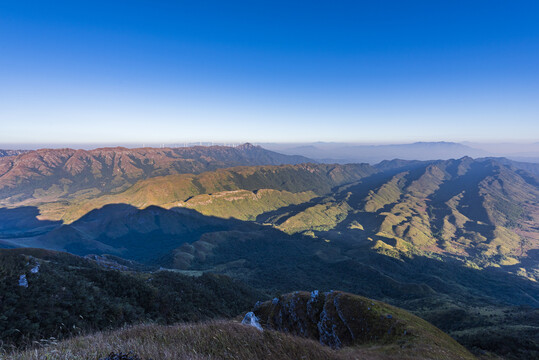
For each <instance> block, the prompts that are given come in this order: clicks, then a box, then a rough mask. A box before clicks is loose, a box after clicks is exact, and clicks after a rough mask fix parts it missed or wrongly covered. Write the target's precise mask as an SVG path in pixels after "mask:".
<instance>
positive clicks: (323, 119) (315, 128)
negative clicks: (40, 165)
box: [0, 0, 539, 144]
mask: <svg viewBox="0 0 539 360" xmlns="http://www.w3.org/2000/svg"><path fill="white" fill-rule="evenodd" d="M538 64H539V2H537V1H518V0H516V1H496V0H490V1H435V0H431V1H331V2H330V1H327V2H322V1H316V2H312V1H309V2H307V1H305V2H304V1H295V2H292V1H252V0H251V1H226V2H225V1H215V2H213V1H170V2H167V1H136V0H131V1H96V0H94V1H54V0H52V1H23V0H19V1H15V0H13V1H2V2H0V125H1V131H0V144H16V143H19V144H20V143H24V144H28V143H40V144H54V143H70V144H73V143H93V142H95V143H108V144H121V143H135V144H136V143H140V144H142V143H146V144H148V143H177V142H179V143H181V142H185V141H216V142H223V141H234V142H243V141H252V142H302V141H305V142H307V141H343V142H369V143H372V142H385V143H387V142H413V141H439V140H446V141H466V140H467V141H489V142H492V141H537V140H539V136H538V135H539V65H538Z"/></svg>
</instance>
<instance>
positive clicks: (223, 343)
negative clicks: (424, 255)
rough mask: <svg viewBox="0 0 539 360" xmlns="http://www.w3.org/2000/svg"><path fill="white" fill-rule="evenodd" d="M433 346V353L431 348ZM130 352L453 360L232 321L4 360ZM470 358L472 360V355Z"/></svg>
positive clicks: (123, 333)
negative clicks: (334, 343)
mask: <svg viewBox="0 0 539 360" xmlns="http://www.w3.org/2000/svg"><path fill="white" fill-rule="evenodd" d="M431 346H434V347H435V348H436V349H435V350H436V351H434V352H432V351H431V350H432V349H430V347H431ZM111 352H113V353H120V352H122V353H130V354H133V355H136V356H138V357H139V358H140V359H141V360H148V359H152V360H210V359H211V360H216V359H223V360H224V359H227V360H257V359H261V360H262V359H272V360H273V359H275V360H280V359H283V360H284V359H306V360H345V359H357V360H359V359H361V360H401V359H403V360H420V359H424V360H426V359H432V360H434V359H453V357H452V356H453V355H454V353H452V352H451V351H448V352H447V354H445V353H444V350H443V349H439V348H437V346H436V345H434V344H418V345H415V346H414V347H411V348H406V347H404V348H403V347H402V345H399V344H387V345H374V344H373V345H365V346H360V347H357V346H356V347H346V348H343V349H342V350H332V349H330V348H329V347H326V346H323V345H320V344H319V343H318V342H316V341H313V340H310V339H306V338H302V337H297V336H292V335H290V334H285V333H282V332H278V331H271V330H265V331H263V332H261V331H258V330H256V329H255V328H253V327H250V326H246V325H242V324H240V323H239V322H235V321H213V322H206V323H198V324H180V325H174V326H161V325H153V324H148V325H136V326H129V327H126V328H124V329H121V330H116V331H111V332H100V333H96V334H93V335H87V336H81V337H76V338H72V339H69V340H65V341H62V342H58V343H49V344H48V345H43V346H41V347H38V348H35V349H31V350H26V351H21V352H15V353H9V354H8V353H4V354H2V353H1V352H0V359H2V360H68V359H69V360H83V359H84V360H98V359H101V358H104V357H106V356H107V355H108V354H110V353H111ZM470 358H473V357H472V356H470Z"/></svg>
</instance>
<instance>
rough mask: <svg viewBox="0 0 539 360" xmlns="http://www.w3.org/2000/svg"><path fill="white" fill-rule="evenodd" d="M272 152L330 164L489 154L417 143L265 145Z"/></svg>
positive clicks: (454, 145) (449, 144) (453, 145)
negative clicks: (295, 155) (300, 156)
mask: <svg viewBox="0 0 539 360" xmlns="http://www.w3.org/2000/svg"><path fill="white" fill-rule="evenodd" d="M264 146H266V147H267V148H269V149H272V150H275V151H279V152H282V153H285V154H299V155H303V156H307V157H309V158H312V159H316V160H317V161H320V162H329V163H334V162H337V163H341V164H342V163H369V164H376V163H379V162H381V161H384V160H392V159H404V160H447V159H458V158H461V157H463V156H470V157H473V158H478V157H485V156H488V155H489V153H488V152H486V151H484V150H481V149H476V148H473V147H470V146H467V145H464V144H460V143H454V142H445V141H440V142H416V143H412V144H390V145H358V144H340V143H313V144H305V145H287V144H264Z"/></svg>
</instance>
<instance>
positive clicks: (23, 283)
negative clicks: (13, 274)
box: [19, 275, 28, 288]
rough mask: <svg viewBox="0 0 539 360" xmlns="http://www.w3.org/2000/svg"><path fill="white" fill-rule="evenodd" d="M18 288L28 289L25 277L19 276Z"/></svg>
mask: <svg viewBox="0 0 539 360" xmlns="http://www.w3.org/2000/svg"><path fill="white" fill-rule="evenodd" d="M19 286H22V287H26V288H27V287H28V280H27V279H26V275H21V276H20V277H19Z"/></svg>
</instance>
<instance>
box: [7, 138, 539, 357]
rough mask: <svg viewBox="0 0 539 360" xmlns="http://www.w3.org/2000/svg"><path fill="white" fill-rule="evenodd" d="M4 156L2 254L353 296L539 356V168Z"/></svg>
mask: <svg viewBox="0 0 539 360" xmlns="http://www.w3.org/2000/svg"><path fill="white" fill-rule="evenodd" d="M66 154H67V155H66ZM69 154H71V155H69ZM103 154H106V156H104V155H103ZM81 159H85V160H81ZM2 161H4V162H3V164H13V166H11V165H10V166H8V167H9V169H8V171H6V172H4V175H2V176H1V177H0V184H2V186H3V187H1V188H0V189H1V190H0V203H1V204H2V205H3V206H4V207H3V208H1V209H0V216H1V221H0V247H5V248H16V247H32V248H43V249H50V250H55V251H65V252H69V253H72V254H75V255H78V256H98V257H108V258H107V259H122V260H114V261H116V262H117V261H120V263H123V262H124V261H130V262H131V263H130V264H131V265H130V266H133V265H132V264H135V263H136V264H137V265H136V266H137V269H142V270H137V271H142V272H145V271H155V269H158V268H160V267H162V268H167V269H171V270H172V271H175V272H183V273H187V274H197V275H199V274H206V273H212V274H219V275H220V276H227V277H230V278H232V279H235V280H234V281H241V282H242V283H243V284H245V286H247V287H249V288H250V289H252V291H253V292H259V294H263V295H260V296H261V297H267V298H271V297H272V296H275V295H279V294H282V293H285V292H293V291H296V290H308V291H312V290H315V289H316V290H319V291H321V292H328V291H330V290H343V291H348V292H352V293H356V294H361V295H364V296H368V297H370V298H374V299H377V300H381V301H385V302H387V303H389V304H392V305H395V306H399V307H401V308H404V309H406V310H409V311H412V312H413V313H414V314H416V315H418V316H420V317H421V318H423V319H426V320H428V321H430V322H432V323H433V324H434V325H436V326H437V327H439V328H440V329H442V330H443V331H446V332H448V333H449V334H450V335H451V336H453V337H454V338H455V339H457V340H458V341H459V342H460V343H461V344H464V345H465V346H466V347H468V349H470V350H473V351H474V352H475V353H476V354H480V353H481V351H488V352H494V353H496V354H498V355H500V356H503V357H506V358H510V359H511V358H515V359H516V358H533V357H534V356H535V355H537V354H539V338H538V336H537V334H539V331H538V330H539V326H538V323H539V321H538V319H539V313H538V310H537V308H538V307H539V302H538V300H537V299H538V298H539V286H538V285H537V280H538V277H539V266H538V263H539V261H538V260H539V228H538V225H537V224H538V222H539V178H538V177H537V166H536V165H535V164H529V163H522V162H515V161H511V160H508V159H503V158H478V159H472V158H471V157H462V158H459V159H450V160H391V161H382V162H380V163H378V164H375V165H369V164H346V165H339V164H325V163H316V162H314V161H311V160H309V159H306V158H302V157H296V156H285V155H280V154H276V153H274V152H271V151H267V150H265V149H263V148H260V147H255V146H252V145H245V146H241V147H236V148H226V147H195V148H180V149H133V150H128V149H123V148H121V149H98V150H92V151H87V152H81V151H74V150H69V149H67V150H65V149H64V150H39V151H35V152H29V153H25V154H22V155H18V156H10V157H5V158H3V159H0V162H2ZM74 164H78V166H75V165H74ZM116 172H118V173H120V175H114V174H115V173H116ZM107 261H109V260H107ZM114 261H113V262H114ZM144 269H146V270H144ZM148 269H150V270H148ZM151 269H154V270H151ZM122 271H127V270H125V269H124V270H122ZM167 291H168V290H167ZM302 296H303V295H302ZM292 298H293V297H292ZM287 306H288V308H289V307H290V306H293V305H292V304H289V305H287ZM294 306H295V305H294ZM271 311H276V310H275V309H273V310H271ZM255 313H256V311H255ZM272 321H273V320H272ZM274 325H275V324H274ZM274 325H272V326H274ZM281 326H285V325H281ZM285 327H287V328H289V329H290V326H288V325H286V326H285Z"/></svg>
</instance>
